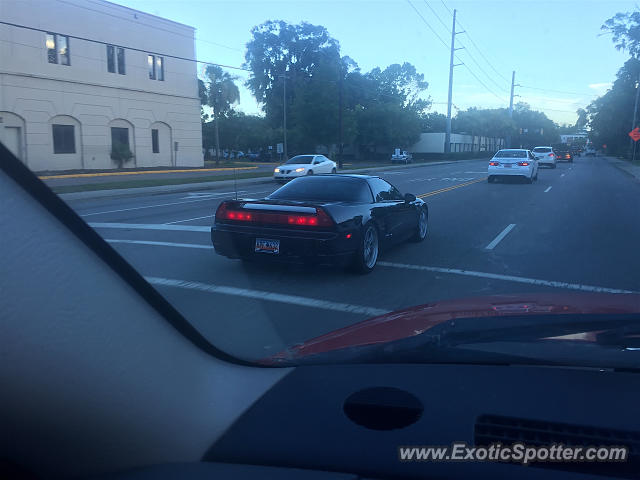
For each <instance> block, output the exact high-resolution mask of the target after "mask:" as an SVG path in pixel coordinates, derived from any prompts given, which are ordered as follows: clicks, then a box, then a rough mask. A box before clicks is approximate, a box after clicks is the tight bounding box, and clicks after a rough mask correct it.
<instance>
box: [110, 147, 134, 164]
mask: <svg viewBox="0 0 640 480" xmlns="http://www.w3.org/2000/svg"><path fill="white" fill-rule="evenodd" d="M133 156H134V155H133V152H132V151H131V150H129V145H126V144H124V143H114V144H113V146H112V147H111V160H113V161H114V162H116V164H117V165H118V168H122V166H123V165H124V164H125V163H126V162H129V161H130V160H131V159H132V158H133Z"/></svg>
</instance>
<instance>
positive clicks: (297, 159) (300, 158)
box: [285, 155, 315, 165]
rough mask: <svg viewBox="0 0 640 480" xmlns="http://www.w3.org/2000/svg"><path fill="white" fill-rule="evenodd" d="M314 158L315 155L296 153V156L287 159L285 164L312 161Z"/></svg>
mask: <svg viewBox="0 0 640 480" xmlns="http://www.w3.org/2000/svg"><path fill="white" fill-rule="evenodd" d="M314 158H315V157H314V156H313V155H296V156H295V157H293V158H290V159H289V160H287V161H286V162H285V165H291V164H305V163H311V162H313V159H314Z"/></svg>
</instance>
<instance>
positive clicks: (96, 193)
mask: <svg viewBox="0 0 640 480" xmlns="http://www.w3.org/2000/svg"><path fill="white" fill-rule="evenodd" d="M478 160H485V159H484V158H483V159H479V158H474V159H467V160H448V161H443V162H429V163H413V164H410V165H387V166H384V167H370V168H362V169H353V170H344V169H343V170H340V173H358V174H367V173H372V172H383V171H386V170H398V169H406V168H421V167H430V166H436V165H448V164H451V163H466V162H473V161H478ZM273 182H274V181H273V178H272V176H271V175H269V176H267V177H258V178H244V179H238V180H237V181H236V182H235V183H236V185H237V187H238V188H239V189H240V188H241V187H242V186H245V185H256V184H274V183H273ZM233 187H234V180H219V181H214V182H202V183H185V184H180V185H160V186H155V187H139V188H123V189H110V190H91V191H86V192H74V193H61V194H59V196H60V198H62V199H63V200H86V199H92V198H104V197H127V196H135V195H157V194H162V193H180V192H192V191H195V190H219V189H229V188H232V189H233Z"/></svg>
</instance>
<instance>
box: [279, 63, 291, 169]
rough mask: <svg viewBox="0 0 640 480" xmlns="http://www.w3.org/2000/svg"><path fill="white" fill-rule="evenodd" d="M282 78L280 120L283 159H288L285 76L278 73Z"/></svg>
mask: <svg viewBox="0 0 640 480" xmlns="http://www.w3.org/2000/svg"><path fill="white" fill-rule="evenodd" d="M280 78H282V111H283V115H282V117H283V118H282V121H283V124H284V125H283V129H284V132H283V133H284V159H285V160H288V159H289V155H288V153H287V76H286V75H280Z"/></svg>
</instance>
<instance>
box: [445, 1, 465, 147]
mask: <svg viewBox="0 0 640 480" xmlns="http://www.w3.org/2000/svg"><path fill="white" fill-rule="evenodd" d="M459 33H464V31H462V32H456V10H455V9H454V10H453V27H452V28H451V56H450V58H449V96H448V100H447V131H446V133H445V136H444V152H445V153H450V152H451V100H452V96H453V67H457V66H458V65H462V63H458V64H455V65H454V63H453V57H454V54H455V52H456V50H460V48H456V45H455V44H456V35H457V34H459Z"/></svg>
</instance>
